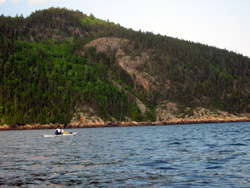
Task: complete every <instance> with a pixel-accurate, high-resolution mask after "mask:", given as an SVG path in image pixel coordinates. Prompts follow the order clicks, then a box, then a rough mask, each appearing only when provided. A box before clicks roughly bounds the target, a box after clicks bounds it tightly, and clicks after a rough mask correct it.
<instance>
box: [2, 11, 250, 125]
mask: <svg viewBox="0 0 250 188" xmlns="http://www.w3.org/2000/svg"><path fill="white" fill-rule="evenodd" d="M0 41H1V46H0V68H1V71H0V80H1V85H0V124H8V125H24V124H34V123H41V124H48V123H54V124H55V123H67V124H68V123H71V124H79V123H81V124H91V123H96V122H98V123H104V122H107V121H125V122H126V121H128V122H131V121H137V122H141V121H168V120H173V119H178V118H185V119H187V118H189V119H190V118H191V119H192V118H201V117H211V116H213V117H234V116H243V115H244V116H249V113H250V59H249V58H248V57H244V56H242V55H240V54H236V53H234V52H229V51H226V50H222V49H218V48H215V47H210V46H207V45H202V44H199V43H192V42H188V41H184V40H179V39H175V38H171V37H167V36H161V35H154V34H152V33H149V32H146V33H144V32H140V31H133V30H132V29H126V28H123V27H122V26H120V25H117V24H114V23H111V22H106V21H103V20H100V19H97V18H95V17H94V16H93V15H90V16H87V15H85V14H83V13H81V12H79V11H72V10H67V9H59V8H50V9H46V10H41V11H36V12H34V13H32V14H31V15H30V16H29V17H27V18H23V17H22V16H20V17H18V16H17V17H14V18H13V17H5V16H3V15H2V16H1V17H0Z"/></svg>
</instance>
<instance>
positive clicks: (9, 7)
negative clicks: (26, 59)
mask: <svg viewBox="0 0 250 188" xmlns="http://www.w3.org/2000/svg"><path fill="white" fill-rule="evenodd" d="M50 7H60V8H67V9H70V10H79V11H81V12H83V13H85V14H87V15H90V14H93V15H94V16H95V17H96V18H99V19H102V20H109V21H110V22H114V23H116V24H120V25H121V26H123V27H125V28H132V29H133V30H136V31H138V30H141V31H144V32H153V33H154V34H160V35H166V36H170V37H174V38H179V39H183V40H187V41H192V42H198V43H202V44H206V45H209V46H214V47H217V48H220V49H226V50H229V51H233V52H236V53H238V54H242V55H244V56H248V57H250V0H0V15H2V14H3V15H5V16H12V17H14V16H16V15H19V16H20V15H21V14H22V15H23V16H24V17H27V16H29V15H30V14H31V13H32V12H34V11H36V10H41V9H47V8H50Z"/></svg>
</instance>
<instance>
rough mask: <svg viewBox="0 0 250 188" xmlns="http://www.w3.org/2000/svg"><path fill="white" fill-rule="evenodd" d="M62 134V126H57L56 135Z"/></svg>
mask: <svg viewBox="0 0 250 188" xmlns="http://www.w3.org/2000/svg"><path fill="white" fill-rule="evenodd" d="M62 132H63V130H62V129H61V128H60V126H57V129H56V132H55V135H59V134H62Z"/></svg>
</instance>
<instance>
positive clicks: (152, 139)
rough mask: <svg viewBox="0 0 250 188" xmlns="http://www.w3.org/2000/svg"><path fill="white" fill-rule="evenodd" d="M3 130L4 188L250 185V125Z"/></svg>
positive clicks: (0, 174)
mask: <svg viewBox="0 0 250 188" xmlns="http://www.w3.org/2000/svg"><path fill="white" fill-rule="evenodd" d="M67 131H78V135H77V136H68V137H56V138H44V137H42V134H53V133H54V130H29V131H28V130H27V131H4V132H0V187H10V186H11V187H12V186H13V187H15V186H17V187H68V186H73V187H195V186H196V187H202V186H205V187H250V123H224V124H197V125H171V126H146V127H119V128H118V127H114V128H94V129H71V130H67Z"/></svg>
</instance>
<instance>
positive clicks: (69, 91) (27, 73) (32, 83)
mask: <svg viewBox="0 0 250 188" xmlns="http://www.w3.org/2000/svg"><path fill="white" fill-rule="evenodd" d="M1 43H2V44H5V45H4V46H5V48H4V49H3V48H1V52H3V53H4V51H8V52H9V55H8V56H1V61H0V67H1V72H0V79H1V85H0V119H1V123H6V124H17V125H22V124H26V123H68V122H69V121H70V120H71V118H72V115H73V113H74V112H75V108H76V107H77V106H80V107H81V106H89V107H92V108H93V109H94V111H95V112H96V115H98V116H99V117H102V118H103V119H104V120H111V117H113V118H116V119H118V120H125V117H128V118H131V120H134V121H141V120H145V119H147V117H145V116H143V115H142V114H141V112H140V110H139V109H138V107H137V105H136V103H135V102H134V101H133V100H129V98H128V95H127V93H126V92H125V91H124V90H121V89H119V87H118V86H116V85H114V84H113V83H112V80H117V79H118V78H119V75H120V74H117V73H116V72H115V71H114V70H111V69H110V68H109V67H108V66H107V64H109V63H110V59H109V58H108V57H106V56H105V55H104V54H100V53H96V51H95V50H94V49H89V50H86V53H85V56H81V57H80V56H77V55H74V54H72V53H70V52H71V51H72V49H71V48H72V46H73V42H61V43H57V42H55V41H54V40H53V39H51V40H48V41H47V42H25V41H20V40H14V41H11V40H9V39H4V38H1ZM8 46H9V47H10V48H8ZM13 47H14V49H15V50H13ZM100 57H101V58H100ZM118 73H119V71H118ZM120 82H121V80H120ZM120 84H123V83H120ZM129 87H130V86H128V85H127V88H129Z"/></svg>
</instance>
